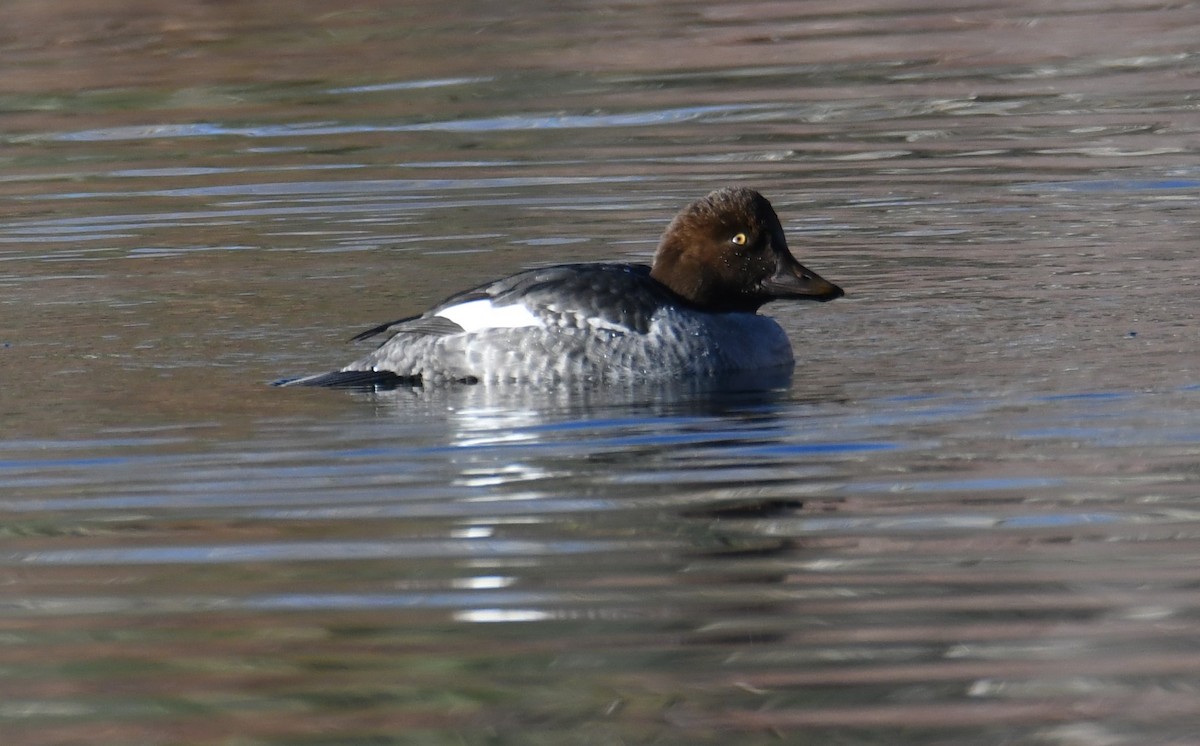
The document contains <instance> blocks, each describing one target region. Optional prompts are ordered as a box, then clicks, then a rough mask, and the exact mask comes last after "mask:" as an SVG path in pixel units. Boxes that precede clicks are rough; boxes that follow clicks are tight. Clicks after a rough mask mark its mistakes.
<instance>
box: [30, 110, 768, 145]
mask: <svg viewBox="0 0 1200 746" xmlns="http://www.w3.org/2000/svg"><path fill="white" fill-rule="evenodd" d="M770 108H776V107H774V106H772V105H769V104H736V105H735V104H725V105H713V106H685V107H679V108H674V109H656V110H653V111H641V112H628V113H621V114H517V115H510V116H499V117H484V118H480V119H454V120H446V121H438V122H413V123H408V124H346V123H340V122H309V123H306V124H291V125H269V126H259V127H233V126H229V125H224V124H220V123H217V122H195V123H190V124H162V125H147V126H138V127H108V128H103V129H93V130H78V131H75V132H59V133H52V134H48V135H30V136H27V137H25V138H23V139H25V140H28V139H33V140H38V139H45V140H54V141H62V142H112V141H119V140H158V139H171V140H175V139H180V138H185V137H248V138H274V137H325V136H330V135H348V134H369V133H381V132H382V133H387V132H505V131H515V130H551V129H553V130H558V129H596V128H603V127H647V126H654V125H662V124H675V123H678V122H690V121H695V120H697V119H703V118H705V117H709V116H722V115H731V114H738V113H746V112H749V111H755V110H763V109H770Z"/></svg>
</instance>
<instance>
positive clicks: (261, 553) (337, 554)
mask: <svg viewBox="0 0 1200 746" xmlns="http://www.w3.org/2000/svg"><path fill="white" fill-rule="evenodd" d="M664 546H665V544H664V543H663V542H654V543H650V542H629V541H570V540H561V541H520V540H506V539H437V540H429V541H420V540H413V541H389V542H382V541H329V542H280V543H278V544H238V545H234V546H191V547H177V546H154V547H113V548H99V549H72V550H49V551H44V552H3V553H0V563H3V564H17V565H62V566H74V565H160V564H203V565H212V564H233V563H239V562H332V561H361V560H371V559H429V558H453V557H480V556H483V557H501V556H503V557H511V556H516V557H527V556H531V555H549V556H565V555H575V554H593V553H605V552H622V551H628V550H629V549H631V548H638V547H641V548H651V549H662V548H664Z"/></svg>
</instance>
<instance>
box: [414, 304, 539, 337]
mask: <svg viewBox="0 0 1200 746" xmlns="http://www.w3.org/2000/svg"><path fill="white" fill-rule="evenodd" d="M436 315H437V316H441V317H442V318H443V319H449V320H450V321H453V322H454V323H455V324H458V325H459V326H461V327H462V328H463V330H464V331H468V332H477V331H480V330H482V329H519V328H521V327H526V326H545V324H543V323H542V320H541V319H539V318H538V317H537V316H534V315H533V313H532V312H531V311H530V310H529V309H528V308H526V307H525V306H523V305H522V304H520V303H513V304H512V305H509V306H496V305H493V304H492V302H491V301H490V300H487V299H486V298H485V299H483V300H473V301H470V302H468V303H459V304H458V305H456V306H450V307H449V308H443V309H442V310H440V311H438V312H437V314H436Z"/></svg>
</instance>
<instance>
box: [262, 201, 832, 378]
mask: <svg viewBox="0 0 1200 746" xmlns="http://www.w3.org/2000/svg"><path fill="white" fill-rule="evenodd" d="M842 295H843V293H842V289H841V288H839V287H838V286H837V285H834V284H833V283H831V282H828V281H826V280H824V279H822V278H821V277H820V276H818V275H817V274H816V273H815V272H812V271H810V270H808V269H806V268H805V267H804V266H803V265H801V264H800V262H798V261H796V258H795V257H793V256H792V254H791V252H790V251H789V250H788V245H787V240H786V239H785V238H784V235H783V227H782V226H780V224H779V218H778V216H776V214H775V210H774V209H772V207H771V203H770V202H768V201H767V200H766V198H765V197H763V196H762V195H761V194H759V193H758V192H756V191H754V190H752V189H719V190H717V191H715V192H712V193H711V194H709V195H708V196H707V197H704V198H703V199H699V200H697V201H695V202H693V203H692V204H690V205H688V206H687V207H685V208H684V209H683V210H682V211H681V212H680V213H679V214H678V215H676V216H675V219H674V220H672V221H671V224H670V225H669V226H668V227H667V230H666V232H665V233H664V234H663V236H662V239H661V241H660V242H659V244H658V251H657V253H656V254H655V255H654V266H653V267H647V266H646V265H644V264H609V263H600V264H597V263H585V264H562V265H558V266H553V267H542V268H538V269H530V270H526V271H524V272H519V273H517V274H515V275H512V276H511V277H506V278H504V279H502V280H496V281H495V282H492V283H489V284H486V285H482V286H480V287H477V288H475V289H474V290H468V291H466V292H464V293H459V294H458V295H454V296H451V297H450V298H448V299H446V300H445V301H443V302H442V303H440V304H438V305H437V306H435V307H434V308H433V309H431V310H429V311H426V312H425V313H423V314H421V315H420V316H412V317H409V318H406V319H400V320H399V321H392V322H389V323H387V324H383V325H381V326H377V327H375V328H374V329H369V330H367V331H365V332H363V333H362V334H359V335H358V336H356V337H354V339H355V340H360V339H367V338H368V337H373V336H375V335H377V334H384V333H386V334H388V335H390V336H389V337H388V339H387V341H386V342H384V343H383V344H382V345H380V346H379V347H378V348H377V349H376V350H375V351H374V352H372V353H371V354H369V355H367V356H366V357H364V358H362V359H360V360H356V361H354V362H353V363H350V364H349V365H347V366H346V367H345V368H343V369H342V370H340V371H336V372H333V373H324V374H320V375H315V376H309V377H307V378H299V379H295V380H292V381H286V382H284V383H283V385H290V386H349V387H369V386H373V385H379V384H383V385H397V384H400V385H420V384H425V385H430V384H442V383H450V382H460V383H479V382H488V383H490V382H501V381H524V382H531V383H543V382H556V381H566V380H572V381H574V380H595V381H618V380H620V381H628V380H642V379H653V380H663V379H671V378H684V377H701V376H706V377H711V376H720V375H724V374H737V373H739V372H749V371H761V370H764V369H767V368H778V367H783V366H788V367H789V368H790V366H791V365H792V364H793V358H792V346H791V343H790V342H789V341H788V338H787V335H786V334H784V331H783V329H781V328H780V326H779V324H777V323H775V320H774V319H771V318H768V317H766V316H759V315H758V313H757V311H758V309H759V307H760V306H762V305H763V304H764V303H767V302H769V301H773V300H782V299H794V300H816V301H828V300H833V299H834V298H839V297H841V296H842Z"/></svg>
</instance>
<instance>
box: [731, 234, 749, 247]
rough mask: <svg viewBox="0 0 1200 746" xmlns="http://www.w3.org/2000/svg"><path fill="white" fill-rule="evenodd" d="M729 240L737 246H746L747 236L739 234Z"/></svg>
mask: <svg viewBox="0 0 1200 746" xmlns="http://www.w3.org/2000/svg"><path fill="white" fill-rule="evenodd" d="M729 240H730V241H733V243H734V245H735V246H745V245H746V234H745V233H739V234H737V235H736V236H734V237H733V238H731V239H729Z"/></svg>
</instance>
